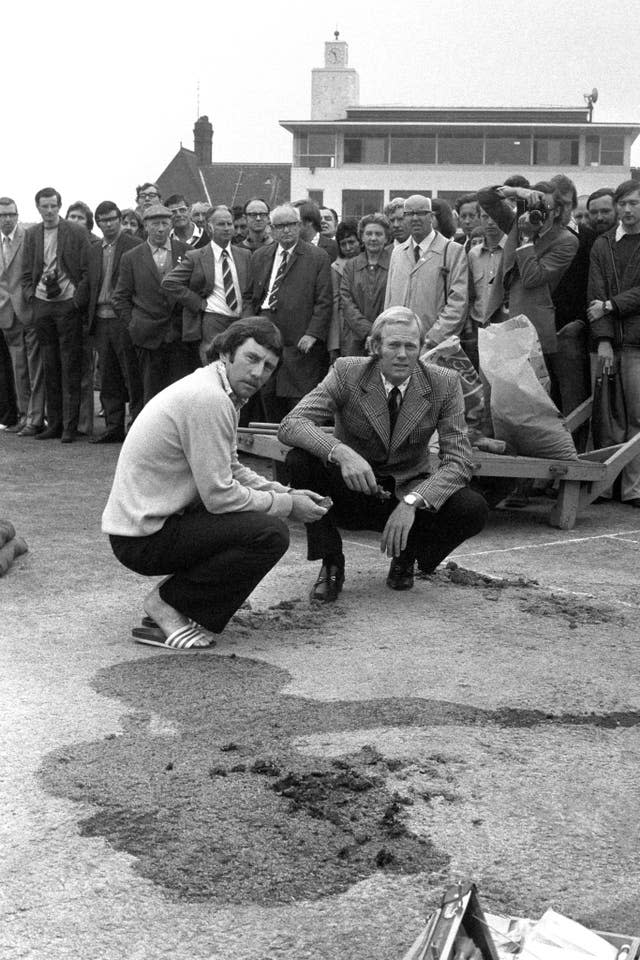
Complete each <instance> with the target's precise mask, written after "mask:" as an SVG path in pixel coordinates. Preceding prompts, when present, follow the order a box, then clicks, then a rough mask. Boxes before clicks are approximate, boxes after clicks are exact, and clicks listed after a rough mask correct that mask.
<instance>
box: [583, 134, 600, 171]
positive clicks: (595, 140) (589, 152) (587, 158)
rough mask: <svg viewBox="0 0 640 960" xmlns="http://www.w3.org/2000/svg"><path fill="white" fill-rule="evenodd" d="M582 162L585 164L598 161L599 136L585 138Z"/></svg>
mask: <svg viewBox="0 0 640 960" xmlns="http://www.w3.org/2000/svg"><path fill="white" fill-rule="evenodd" d="M584 162H585V163H586V164H587V166H589V165H591V164H598V163H600V137H587V138H586V142H585V151H584Z"/></svg>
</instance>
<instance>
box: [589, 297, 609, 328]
mask: <svg viewBox="0 0 640 960" xmlns="http://www.w3.org/2000/svg"><path fill="white" fill-rule="evenodd" d="M606 302H607V301H606V300H592V301H591V303H590V304H589V306H588V307H587V316H588V318H589V320H590V321H591V323H593V321H594V320H601V319H602V317H604V315H605V313H606V312H607V311H606V310H605V306H604V305H605V303H606Z"/></svg>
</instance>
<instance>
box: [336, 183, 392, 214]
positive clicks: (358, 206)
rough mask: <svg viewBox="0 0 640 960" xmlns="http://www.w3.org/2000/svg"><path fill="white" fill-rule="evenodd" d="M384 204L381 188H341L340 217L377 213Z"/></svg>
mask: <svg viewBox="0 0 640 960" xmlns="http://www.w3.org/2000/svg"><path fill="white" fill-rule="evenodd" d="M383 204H384V193H383V192H382V190H343V191H342V219H343V220H344V218H345V217H364V215H365V214H366V213H378V212H379V211H380V210H382V207H383Z"/></svg>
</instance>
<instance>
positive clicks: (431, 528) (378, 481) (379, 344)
mask: <svg viewBox="0 0 640 960" xmlns="http://www.w3.org/2000/svg"><path fill="white" fill-rule="evenodd" d="M424 341H425V334H424V330H423V327H422V324H421V323H420V321H419V319H418V317H417V316H416V314H415V313H414V312H413V311H412V310H409V309H408V308H407V307H391V308H390V309H388V310H385V312H384V313H382V314H380V316H379V317H378V318H377V320H376V321H375V322H374V324H373V327H372V329H371V336H370V348H371V352H372V356H370V357H341V358H339V359H338V360H337V361H336V363H335V365H334V366H333V367H332V369H331V371H330V372H329V374H328V375H327V376H326V377H325V379H324V380H323V381H322V382H321V383H320V384H318V386H317V387H315V389H313V390H311V392H310V393H308V394H307V395H306V396H305V397H303V398H302V400H301V401H300V402H299V403H298V405H297V406H296V407H295V408H294V409H293V410H292V411H291V413H290V414H289V415H288V416H287V417H286V418H285V419H284V420H283V421H282V424H281V426H280V431H279V434H278V436H279V439H280V440H281V441H282V442H283V443H287V444H289V445H291V446H292V447H293V448H294V449H293V450H291V451H290V452H289V454H288V456H287V467H288V469H289V472H290V482H291V484H292V486H294V487H304V488H306V489H310V490H315V491H316V492H317V493H321V494H323V495H325V496H328V497H331V500H332V501H333V505H332V507H331V509H330V510H329V511H328V512H327V513H326V514H325V515H324V516H323V517H322V518H321V519H320V520H318V521H316V522H314V523H310V524H308V525H307V544H308V559H309V560H322V568H321V570H320V575H319V577H318V579H317V581H316V583H315V584H314V586H313V588H312V591H311V598H312V599H314V600H320V601H333V600H336V598H337V596H338V594H339V593H340V591H341V589H342V585H343V583H344V555H343V553H342V540H341V538H340V533H339V532H338V527H339V526H343V527H346V528H348V529H352V530H358V529H369V530H380V531H382V537H381V541H380V549H381V551H382V552H383V553H386V554H387V555H388V556H389V557H391V558H392V559H391V566H390V569H389V574H388V576H387V586H389V587H390V588H391V589H392V590H406V589H408V588H410V587H412V586H413V580H414V567H415V561H416V560H417V561H418V567H419V569H420V570H421V571H422V572H423V573H432V572H433V571H434V570H435V568H436V567H437V566H438V564H439V563H440V562H441V561H442V560H444V558H445V557H446V556H447V555H448V554H449V553H451V551H452V550H454V549H455V548H456V547H457V546H458V545H459V544H460V543H462V542H463V541H464V540H467V539H468V538H469V537H472V536H475V534H477V533H479V532H480V531H481V530H482V528H483V527H484V524H485V522H486V517H487V505H486V503H485V501H484V500H483V498H482V497H481V496H480V495H479V494H477V493H475V492H474V491H472V490H470V489H469V487H468V482H469V479H470V477H471V465H472V460H471V447H470V445H469V440H468V439H467V431H466V425H465V419H464V403H463V399H462V389H461V386H460V380H459V378H458V376H457V374H456V373H454V372H453V371H450V370H443V369H441V368H439V367H436V366H432V365H429V364H424V363H422V362H421V361H420V360H419V356H420V352H421V350H422V348H423V346H424ZM333 421H335V429H334V432H333V433H328V432H326V431H324V430H323V429H322V426H323V425H326V424H329V423H331V422H333ZM436 430H437V432H438V442H439V464H438V465H437V466H436V468H435V469H433V465H432V463H430V458H429V441H430V439H431V437H432V436H433V434H434V432H435V431H436Z"/></svg>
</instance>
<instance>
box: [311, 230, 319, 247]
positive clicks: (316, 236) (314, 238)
mask: <svg viewBox="0 0 640 960" xmlns="http://www.w3.org/2000/svg"><path fill="white" fill-rule="evenodd" d="M319 242H320V234H319V233H316V234H314V235H313V237H312V238H311V240H309V243H312V244H313V245H314V247H317V246H318V243H319Z"/></svg>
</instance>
